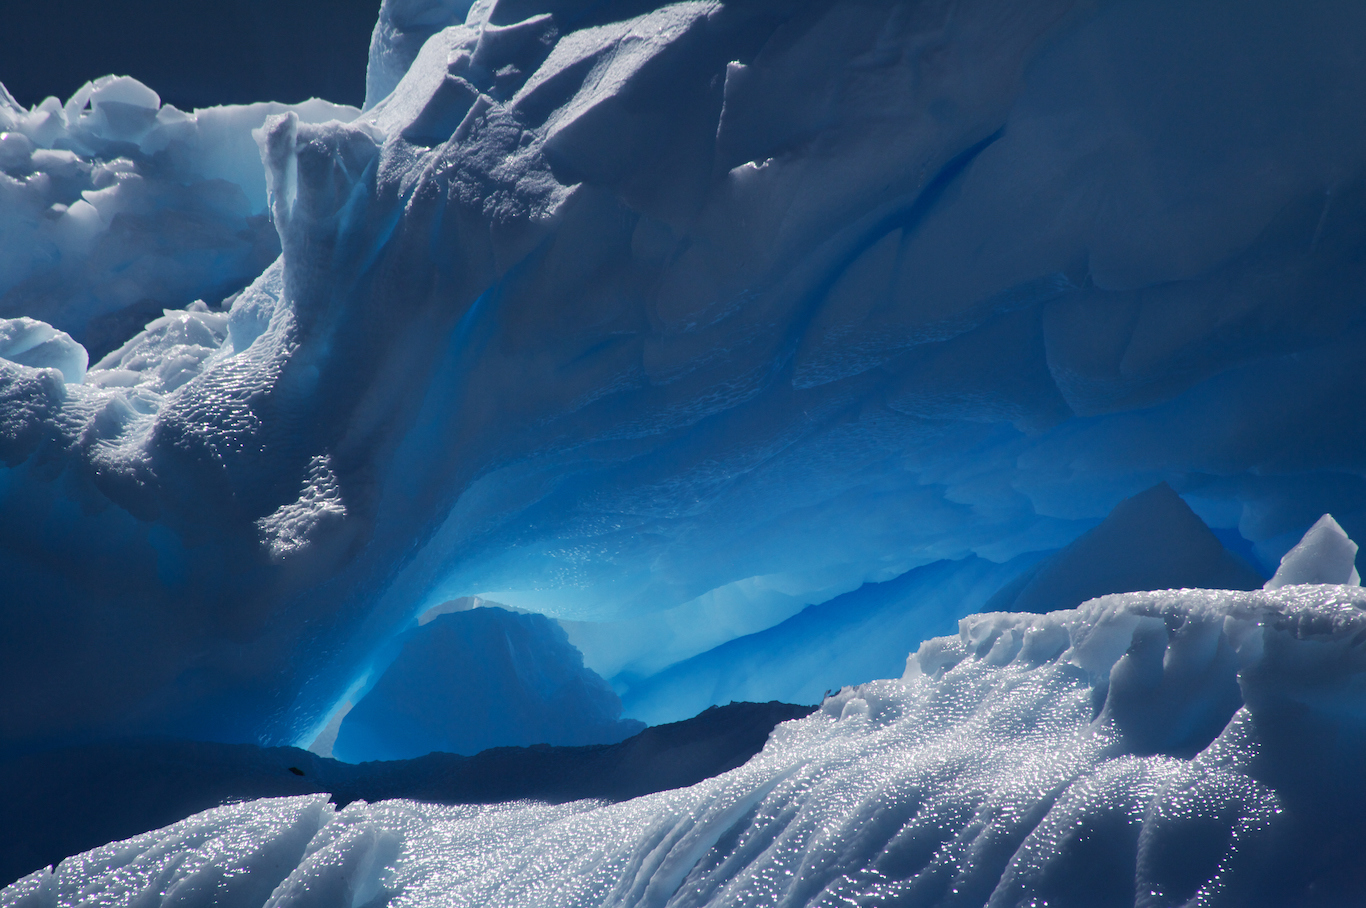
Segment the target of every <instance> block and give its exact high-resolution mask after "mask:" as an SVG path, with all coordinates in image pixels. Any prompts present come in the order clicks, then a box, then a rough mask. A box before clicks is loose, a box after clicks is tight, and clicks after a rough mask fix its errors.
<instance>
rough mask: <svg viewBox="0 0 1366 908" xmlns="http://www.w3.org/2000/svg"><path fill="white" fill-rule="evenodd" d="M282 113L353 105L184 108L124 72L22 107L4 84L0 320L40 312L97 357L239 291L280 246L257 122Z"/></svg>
mask: <svg viewBox="0 0 1366 908" xmlns="http://www.w3.org/2000/svg"><path fill="white" fill-rule="evenodd" d="M287 110H288V111H294V112H295V114H296V115H297V116H299V117H301V118H303V119H304V120H306V121H308V122H320V121H324V120H333V119H338V118H340V119H350V118H352V117H354V116H355V115H356V113H357V111H356V110H355V109H354V108H349V107H343V106H340V105H336V104H331V103H328V102H326V101H319V100H313V101H308V102H305V103H303V104H295V105H285V104H275V103H260V104H250V105H239V106H232V107H214V108H208V109H205V110H197V111H194V112H193V113H186V112H184V111H181V110H178V109H176V108H175V107H173V106H171V105H169V104H167V105H163V104H162V103H161V99H160V98H159V97H158V96H157V94H156V92H154V91H153V90H152V89H150V88H148V87H147V86H145V85H143V84H142V83H141V82H138V81H137V80H136V79H132V78H129V77H127V76H119V77H116V76H106V77H105V78H102V79H99V80H97V81H95V82H91V83H89V84H87V85H85V86H84V87H82V88H81V89H80V90H78V91H77V92H76V93H75V94H74V95H72V96H71V98H70V99H69V100H68V101H67V102H66V103H65V104H62V103H61V102H59V101H58V100H57V99H56V98H48V99H47V100H46V101H44V102H43V103H42V104H39V105H37V106H36V107H34V108H33V109H31V110H25V109H24V108H22V107H20V106H19V104H18V103H17V102H15V101H14V99H13V98H12V97H10V96H9V94H8V93H7V92H5V91H4V89H3V87H0V318H3V317H15V316H27V317H31V318H37V319H41V320H43V321H45V322H48V323H50V324H52V325H55V326H56V327H57V328H59V329H61V330H63V331H66V332H69V333H70V334H72V335H73V336H74V337H75V338H76V339H77V340H78V341H81V342H82V343H83V344H84V345H85V346H86V347H87V349H89V350H90V351H91V352H92V354H93V355H94V357H95V358H97V359H98V358H100V357H103V356H104V355H105V354H106V353H108V352H109V350H111V349H112V348H114V347H117V346H118V345H119V344H121V343H123V342H124V341H125V340H127V339H128V338H129V337H131V336H132V335H134V334H136V333H137V331H138V329H140V328H141V327H142V326H143V325H144V324H145V323H146V322H148V321H151V320H152V319H153V318H155V317H157V316H159V315H160V314H161V310H162V309H163V308H172V309H181V308H183V307H184V306H186V305H187V304H189V303H191V302H193V301H195V300H205V301H208V302H209V303H211V304H214V305H217V304H218V303H219V302H220V301H222V300H223V299H224V298H225V297H228V296H229V295H230V294H232V293H235V292H236V291H238V290H241V289H242V288H243V287H245V286H246V285H247V284H248V283H250V282H251V280H252V279H253V278H254V277H256V275H258V274H260V273H261V271H262V270H263V269H264V268H265V267H266V266H267V265H269V264H270V263H271V261H272V260H274V259H275V258H276V256H277V255H279V251H280V242H279V239H278V237H277V236H276V234H275V230H274V229H273V228H272V227H271V225H270V221H269V219H268V218H267V217H266V183H265V175H264V173H263V172H262V170H261V163H260V155H259V152H258V151H257V148H256V143H255V141H254V140H253V139H252V130H253V129H256V128H259V127H260V126H261V124H262V123H263V122H264V121H265V119H266V117H268V116H271V115H275V114H280V113H283V112H284V111H287ZM7 358H11V359H12V357H7ZM19 361H20V362H22V360H19ZM69 380H70V379H69ZM75 380H79V379H75Z"/></svg>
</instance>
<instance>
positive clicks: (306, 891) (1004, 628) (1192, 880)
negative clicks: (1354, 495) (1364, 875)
mask: <svg viewBox="0 0 1366 908" xmlns="http://www.w3.org/2000/svg"><path fill="white" fill-rule="evenodd" d="M1364 608H1366V592H1364V591H1363V590H1362V589H1361V588H1359V587H1348V586H1333V585H1300V586H1287V587H1284V588H1281V589H1279V590H1275V591H1254V592H1226V591H1210V590H1182V591H1168V592H1161V593H1129V594H1119V595H1113V596H1106V597H1103V598H1100V599H1096V600H1092V601H1090V602H1087V603H1085V604H1083V605H1082V606H1081V607H1079V608H1077V609H1075V610H1070V611H1063V612H1054V613H1050V614H1045V615H1038V614H1022V613H992V614H985V615H974V616H970V617H968V618H965V619H964V620H963V621H962V623H961V625H960V630H959V634H958V636H957V637H944V638H939V639H936V640H931V641H928V642H927V643H925V644H924V645H923V646H921V647H920V649H919V651H918V652H917V653H916V654H914V655H913V656H911V658H910V659H909V660H908V662H907V666H906V672H905V676H904V677H903V678H901V679H899V680H886V681H874V682H871V683H868V684H863V685H860V686H858V687H851V688H845V689H843V690H841V691H840V692H839V693H838V694H837V695H835V696H832V697H829V698H827V699H826V701H825V702H824V703H823V704H822V706H821V708H820V709H819V710H818V711H817V712H816V713H814V714H812V715H811V716H810V717H808V718H806V719H802V720H797V721H793V722H787V723H783V724H781V725H779V726H778V727H777V728H776V729H775V730H774V732H773V733H772V735H771V736H770V738H769V741H768V744H767V746H766V747H765V748H764V750H763V751H762V752H761V753H760V754H759V755H758V756H756V757H755V758H753V759H752V760H751V761H750V762H748V763H747V764H745V765H744V766H742V767H740V768H738V769H735V770H732V771H730V772H728V773H725V774H723V775H721V776H718V777H715V778H713V779H710V780H707V781H705V782H702V783H700V784H698V785H694V786H692V787H691V788H685V789H679V790H675V791H667V792H662V793H660V794H655V795H649V796H646V797H642V798H637V799H634V800H631V801H626V802H622V803H618V804H604V803H601V802H593V801H580V802H575V803H572V804H567V805H562V806H545V805H538V804H533V803H525V802H523V803H511V804H504V805H498V806H494V807H483V808H480V807H438V806H432V805H425V804H420V803H416V802H412V801H389V802H383V803H379V804H373V805H368V804H365V803H364V802H357V803H354V804H352V805H351V806H349V807H347V808H346V809H344V810H342V811H340V812H337V813H335V814H334V813H333V812H332V811H331V808H329V807H328V806H326V805H325V804H323V803H322V801H321V799H320V797H318V796H315V797H311V798H294V799H278V800H264V801H256V802H252V803H249V804H238V805H232V806H229V807H223V808H219V809H218V810H214V811H209V812H207V813H203V814H199V815H198V816H196V817H192V818H190V819H189V820H186V821H184V822H182V823H179V824H176V825H175V826H172V827H168V828H167V829H165V830H162V831H160V832H155V833H149V834H147V835H144V836H140V837H138V838H135V839H131V840H129V841H127V842H124V843H119V844H116V845H110V846H106V847H105V848H102V849H97V850H95V851H93V852H90V853H88V854H86V855H82V856H80V857H76V858H71V859H68V860H67V861H65V862H63V863H62V864H61V865H59V866H58V867H57V868H56V869H55V871H42V872H39V873H35V874H32V875H30V876H29V877H27V878H25V879H24V880H21V881H20V882H18V883H16V884H14V885H13V886H11V887H10V888H8V889H6V890H5V891H4V892H3V893H2V894H0V904H3V905H5V906H6V908H9V906H15V908H19V906H23V908H46V906H54V908H55V906H58V905H71V904H75V903H76V902H77V901H79V900H83V901H84V903H87V904H89V903H99V904H102V905H103V904H109V905H122V904H128V905H131V904H137V905H172V904H175V905H179V906H197V905H208V904H215V905H219V906H227V908H231V906H237V905H242V906H246V905H252V906H255V905H259V904H261V903H262V901H261V896H262V894H264V893H265V892H266V891H267V887H273V892H272V894H270V896H269V898H268V899H266V900H265V901H264V904H266V905H268V906H271V908H285V906H305V905H310V906H311V905H320V906H321V905H352V906H362V905H369V904H376V905H378V904H385V905H389V906H393V908H397V906H434V905H488V906H494V905H498V906H517V908H531V906H547V908H551V906H553V908H565V906H590V905H591V906H599V905H601V906H664V905H669V906H679V908H682V906H701V905H711V906H741V905H789V906H808V905H809V906H815V905H821V906H834V905H890V904H897V905H914V906H917V908H930V906H980V905H988V906H993V908H1005V906H1019V908H1023V906H1039V905H1049V906H1052V908H1064V906H1075V908H1108V906H1145V908H1157V906H1174V905H1201V906H1229V908H1235V906H1236V908H1253V906H1268V908H1269V906H1284V905H1291V904H1295V905H1325V906H1326V905H1345V904H1356V903H1359V902H1360V901H1361V899H1362V897H1363V896H1366V889H1363V884H1362V881H1361V879H1360V875H1359V873H1358V870H1357V868H1356V866H1355V863H1354V861H1352V860H1351V859H1350V858H1349V857H1347V856H1346V855H1345V854H1344V853H1343V852H1342V851H1341V850H1340V846H1339V845H1337V844H1335V843H1342V842H1351V841H1359V840H1360V839H1359V836H1360V834H1361V833H1362V832H1363V831H1364V830H1363V827H1364V826H1366V824H1364V823H1363V820H1362V807H1363V806H1366V780H1363V779H1362V778H1361V775H1360V772H1359V766H1360V760H1361V759H1362V758H1363V757H1366V723H1364V722H1363V717H1362V711H1361V709H1360V703H1361V697H1362V693H1363V688H1366V648H1363V645H1362V641H1363V639H1366V611H1363V609H1364ZM314 830H316V832H315V831H314ZM305 841H307V844H306V847H305V845H304V844H303V843H304V842H305ZM266 855H269V856H270V857H271V858H272V859H274V860H273V862H271V861H267V860H266V857H265V856H266ZM239 892H240V893H242V895H241V896H240V897H239V896H238V895H237V893H239ZM248 892H250V893H251V896H250V899H249V898H248V896H247V893H248ZM212 899H216V901H211V900H212ZM251 899H254V901H253V900H251Z"/></svg>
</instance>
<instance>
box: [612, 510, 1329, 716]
mask: <svg viewBox="0 0 1366 908" xmlns="http://www.w3.org/2000/svg"><path fill="white" fill-rule="evenodd" d="M1344 538H1345V537H1344ZM1043 555H1045V553H1033V554H1029V555H1021V556H1020V557H1018V558H1015V559H1012V560H1011V561H1009V562H1006V563H1005V564H995V563H993V562H990V561H987V560H986V559H984V558H978V557H976V556H970V557H968V558H963V559H959V560H958V561H941V562H936V563H935V564H931V565H926V566H924V567H920V568H915V569H914V570H911V571H908V572H906V573H905V574H903V575H901V576H900V577H898V578H896V579H894V580H887V581H884V582H882V583H869V584H864V585H863V586H862V587H860V588H859V589H857V590H854V591H853V592H850V593H846V594H844V595H842V596H836V597H834V598H833V599H830V600H828V601H826V602H822V603H819V604H817V605H812V606H809V607H808V608H805V609H803V610H802V611H801V613H799V614H797V615H794V616H793V617H791V618H789V619H787V620H786V621H783V622H782V623H780V624H776V625H774V626H773V627H770V628H767V629H765V630H763V631H759V632H758V633H755V634H748V635H746V636H743V637H738V638H736V639H734V640H730V641H728V642H726V643H724V644H722V645H720V646H718V647H715V648H713V649H710V650H708V651H706V652H705V653H701V654H699V655H697V656H694V657H692V658H690V659H684V660H680V661H679V662H677V663H676V664H674V665H671V666H669V667H668V668H666V669H664V670H663V671H661V672H658V673H655V674H653V675H651V676H648V677H645V678H643V679H641V678H631V677H628V676H624V673H623V675H618V676H616V677H615V678H613V681H614V683H616V684H618V685H620V686H621V687H622V688H623V689H624V694H623V700H624V701H625V703H626V706H627V712H628V713H629V714H630V715H632V716H635V717H637V718H640V719H644V720H646V721H648V722H665V721H673V720H676V719H679V718H682V717H684V716H689V715H692V714H693V713H695V712H697V711H698V710H700V709H703V708H705V707H707V706H710V705H712V704H716V703H725V702H727V701H730V700H759V701H762V700H783V701H786V702H789V703H816V702H818V701H819V700H820V697H821V694H822V692H823V691H825V690H827V689H829V688H839V687H841V686H844V685H850V684H858V683H862V682H864V681H869V680H872V679H873V678H885V677H888V676H889V675H891V674H893V673H894V672H893V669H894V668H896V667H897V666H899V665H900V664H901V660H902V658H903V655H902V654H903V653H904V652H905V651H906V650H910V649H914V648H915V647H916V646H917V645H918V644H919V643H920V641H921V640H925V639H927V638H929V637H937V636H939V635H940V634H942V633H944V632H945V631H947V630H950V629H951V628H952V627H953V626H954V624H955V623H956V622H957V621H958V619H960V618H962V617H963V616H965V615H968V614H971V613H973V612H979V611H1027V612H1047V611H1054V610H1057V609H1065V608H1073V607H1075V606H1078V605H1080V604H1081V603H1082V602H1084V601H1086V600H1087V599H1092V598H1095V597H1096V596H1102V595H1105V594H1107V593H1128V592H1134V591H1137V590H1149V589H1153V590H1161V589H1180V588H1184V587H1200V588H1209V589H1243V590H1248V589H1258V588H1260V587H1261V586H1262V578H1261V576H1259V575H1258V574H1257V573H1256V572H1254V571H1253V570H1252V569H1251V568H1250V567H1248V566H1247V565H1246V564H1244V563H1242V562H1241V561H1240V560H1239V559H1238V558H1236V557H1234V556H1233V555H1232V554H1230V553H1229V552H1228V551H1227V550H1226V549H1225V548H1224V547H1223V546H1222V545H1221V544H1220V543H1219V540H1218V539H1216V538H1215V536H1214V534H1213V533H1211V532H1210V530H1209V528H1208V527H1206V526H1205V525H1204V524H1203V523H1202V522H1201V521H1200V518H1199V517H1197V516H1195V514H1193V513H1192V512H1191V510H1190V508H1188V507H1187V506H1186V505H1185V503H1184V502H1182V500H1181V498H1180V497H1179V496H1178V495H1177V494H1176V493H1175V492H1173V491H1172V490H1171V488H1170V487H1169V486H1167V485H1166V484H1165V483H1162V484H1159V485H1156V486H1154V487H1153V488H1151V489H1148V490H1146V491H1144V492H1140V493H1139V494H1138V495H1135V496H1133V497H1132V498H1128V499H1125V500H1124V501H1121V502H1120V503H1119V504H1118V505H1116V506H1115V509H1114V510H1113V511H1111V512H1110V514H1109V516H1107V517H1106V518H1105V520H1103V521H1102V522H1101V523H1100V525H1099V526H1097V527H1095V528H1094V529H1092V530H1089V531H1087V532H1086V533H1083V534H1082V535H1081V536H1080V537H1079V538H1078V539H1077V540H1076V541H1074V542H1072V543H1071V544H1070V545H1068V546H1067V547H1066V548H1064V549H1063V550H1062V551H1060V552H1054V553H1051V554H1047V555H1046V557H1041V556H1043ZM1287 557H1289V556H1287Z"/></svg>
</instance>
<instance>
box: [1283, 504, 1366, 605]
mask: <svg viewBox="0 0 1366 908" xmlns="http://www.w3.org/2000/svg"><path fill="white" fill-rule="evenodd" d="M1356 557H1357V544H1356V543H1355V542H1353V541H1352V540H1351V539H1349V538H1348V536H1347V534H1346V533H1344V532H1343V531H1342V527H1341V526H1339V525H1338V522H1337V521H1336V520H1334V519H1333V515H1332V514H1324V515H1323V516H1322V517H1320V518H1319V520H1318V522H1317V523H1315V524H1314V525H1313V526H1312V527H1310V528H1309V532H1307V533H1305V534H1304V538H1303V539H1301V540H1300V541H1299V542H1298V543H1296V545H1295V547H1294V548H1293V549H1291V550H1290V551H1288V552H1286V553H1285V557H1283V558H1282V559H1281V566H1280V567H1279V568H1277V569H1276V575H1275V576H1274V577H1272V578H1271V579H1270V580H1268V581H1267V582H1266V588H1267V589H1269V590H1276V589H1280V588H1281V587H1283V586H1291V585H1293V584H1297V583H1342V584H1346V585H1348V586H1360V585H1361V575H1360V574H1358V573H1357V566H1356Z"/></svg>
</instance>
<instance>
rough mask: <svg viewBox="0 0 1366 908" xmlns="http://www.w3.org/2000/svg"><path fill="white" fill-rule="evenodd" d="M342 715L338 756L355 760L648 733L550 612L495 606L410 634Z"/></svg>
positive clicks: (609, 740) (444, 618)
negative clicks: (625, 713) (627, 715)
mask: <svg viewBox="0 0 1366 908" xmlns="http://www.w3.org/2000/svg"><path fill="white" fill-rule="evenodd" d="M377 673H380V674H379V677H378V679H377V680H376V681H375V682H374V684H373V686H372V687H371V688H370V689H369V690H368V691H364V692H363V694H361V695H359V696H357V697H356V700H357V702H356V704H355V706H354V707H350V708H348V709H347V711H346V713H345V715H344V716H343V717H341V721H340V723H339V725H338V731H337V735H336V739H335V742H334V743H333V745H332V748H331V754H330V755H331V756H335V757H336V758H338V759H340V760H346V761H348V762H351V763H359V762H362V761H364V760H403V759H408V758H411V757H420V756H422V755H423V754H425V753H430V752H432V751H443V752H445V753H455V754H474V753H478V752H479V751H481V750H485V749H487V748H490V747H504V746H509V745H527V744H559V745H566V744H571V745H572V744H613V743H616V742H617V741H620V740H622V739H623V738H626V737H629V736H630V735H633V734H635V733H636V732H638V731H640V730H641V729H642V728H643V727H644V725H643V724H642V723H640V722H636V721H630V720H622V718H621V700H620V699H619V698H618V697H617V695H616V694H614V693H613V692H612V689H611V688H610V687H608V686H607V682H606V681H604V680H602V678H601V677H599V676H598V675H597V674H595V673H593V672H592V671H589V670H588V669H586V668H584V666H583V656H581V655H580V654H579V652H578V650H576V649H574V647H573V646H572V645H571V644H570V643H569V640H568V638H567V637H566V636H565V633H564V631H563V630H561V629H560V627H559V625H557V624H555V622H553V621H551V620H550V619H548V618H546V617H545V616H543V615H519V614H515V613H513V612H510V611H508V610H506V609H503V608H498V607H497V606H496V605H488V606H484V607H481V608H466V609H463V610H461V611H458V612H454V613H450V614H444V615H440V616H437V617H435V618H434V619H432V620H430V621H427V622H425V623H424V624H423V625H422V626H421V627H419V628H416V629H415V630H413V631H411V632H410V634H409V636H408V639H407V640H406V641H405V642H404V643H403V650H402V652H400V653H399V654H398V657H397V658H396V659H395V660H394V661H393V663H392V664H390V665H388V666H384V667H380V668H377Z"/></svg>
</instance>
